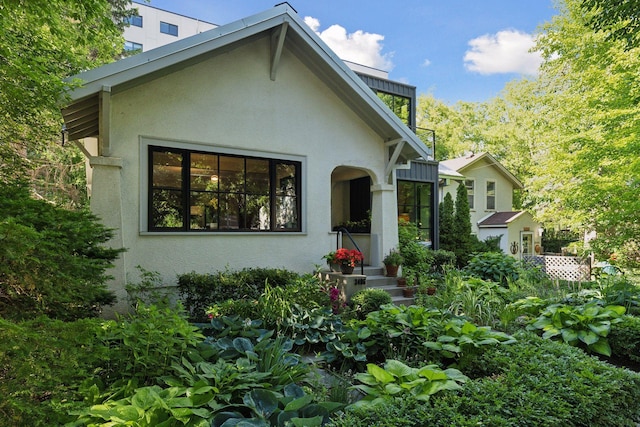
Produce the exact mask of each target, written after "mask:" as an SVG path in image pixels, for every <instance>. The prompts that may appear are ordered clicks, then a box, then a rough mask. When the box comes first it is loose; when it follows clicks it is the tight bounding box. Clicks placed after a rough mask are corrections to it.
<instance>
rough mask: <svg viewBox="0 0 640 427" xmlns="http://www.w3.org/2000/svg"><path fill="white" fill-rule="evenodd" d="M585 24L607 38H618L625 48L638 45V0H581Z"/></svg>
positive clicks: (639, 40)
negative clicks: (585, 17)
mask: <svg viewBox="0 0 640 427" xmlns="http://www.w3.org/2000/svg"><path fill="white" fill-rule="evenodd" d="M582 10H583V12H584V13H585V14H586V15H588V16H589V19H588V20H587V24H589V25H590V26H591V27H592V28H593V29H594V30H595V31H602V32H604V33H605V34H606V37H607V40H620V41H623V42H624V43H625V48H626V49H632V48H634V47H639V46H640V1H639V0H583V1H582Z"/></svg>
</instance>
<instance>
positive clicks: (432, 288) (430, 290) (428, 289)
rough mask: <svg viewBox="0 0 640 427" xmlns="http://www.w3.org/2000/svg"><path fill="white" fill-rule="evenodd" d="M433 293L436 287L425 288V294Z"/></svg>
mask: <svg viewBox="0 0 640 427" xmlns="http://www.w3.org/2000/svg"><path fill="white" fill-rule="evenodd" d="M435 293H436V288H434V287H429V288H427V295H433V294H435Z"/></svg>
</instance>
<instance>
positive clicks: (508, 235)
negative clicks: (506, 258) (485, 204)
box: [478, 212, 542, 259]
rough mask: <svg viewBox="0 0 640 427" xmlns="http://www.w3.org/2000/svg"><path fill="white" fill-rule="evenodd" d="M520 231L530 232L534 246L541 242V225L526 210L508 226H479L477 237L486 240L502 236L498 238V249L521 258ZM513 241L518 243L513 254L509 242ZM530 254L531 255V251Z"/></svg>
mask: <svg viewBox="0 0 640 427" xmlns="http://www.w3.org/2000/svg"><path fill="white" fill-rule="evenodd" d="M522 233H532V235H533V246H534V248H535V245H540V244H541V238H542V235H541V233H542V225H541V224H540V223H539V222H537V221H535V220H534V219H533V216H532V215H531V214H530V213H528V212H524V213H522V214H521V215H519V216H518V217H516V218H515V219H514V220H513V221H511V222H510V223H509V224H508V226H505V227H483V228H480V229H479V231H478V239H480V240H486V239H487V237H491V236H502V238H501V239H500V249H502V251H503V252H504V253H506V254H509V255H511V256H513V257H515V258H518V259H521V258H522V236H521V234H522ZM513 242H516V243H517V244H518V252H517V253H515V254H512V253H511V244H512V243H513ZM534 252H535V250H534ZM530 255H533V253H532V254H530Z"/></svg>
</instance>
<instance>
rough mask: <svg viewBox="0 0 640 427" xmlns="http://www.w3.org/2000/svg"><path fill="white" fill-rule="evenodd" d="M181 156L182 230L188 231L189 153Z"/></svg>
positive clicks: (189, 205)
mask: <svg viewBox="0 0 640 427" xmlns="http://www.w3.org/2000/svg"><path fill="white" fill-rule="evenodd" d="M183 153H184V154H183V155H182V194H183V196H182V204H183V209H184V215H183V220H182V228H183V229H184V230H185V231H189V224H191V152H189V151H183Z"/></svg>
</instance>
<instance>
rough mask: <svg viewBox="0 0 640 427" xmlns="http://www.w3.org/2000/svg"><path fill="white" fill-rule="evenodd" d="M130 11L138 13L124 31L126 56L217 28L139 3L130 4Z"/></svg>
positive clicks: (204, 22) (198, 20)
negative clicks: (129, 53) (134, 10)
mask: <svg viewBox="0 0 640 427" xmlns="http://www.w3.org/2000/svg"><path fill="white" fill-rule="evenodd" d="M131 8H132V9H137V10H138V13H137V15H135V16H132V17H131V18H130V19H129V26H128V27H126V28H125V30H124V40H125V45H124V50H125V51H126V52H136V51H142V52H146V51H148V50H151V49H155V48H156V47H160V46H163V45H166V44H169V43H172V42H174V41H176V40H180V39H184V38H187V37H191V36H193V35H196V34H199V33H201V32H203V31H207V30H210V29H212V28H216V27H217V26H218V25H216V24H212V23H210V22H206V21H202V20H200V19H196V18H190V17H188V16H184V15H180V14H177V13H173V12H169V11H166V10H162V9H158V8H156V7H153V6H149V5H146V4H142V3H138V2H131Z"/></svg>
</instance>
